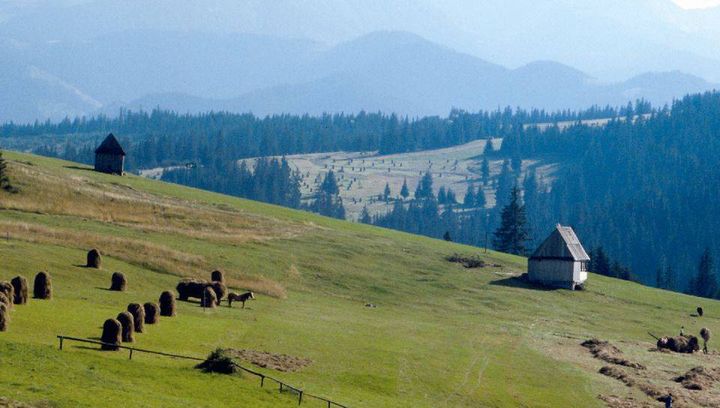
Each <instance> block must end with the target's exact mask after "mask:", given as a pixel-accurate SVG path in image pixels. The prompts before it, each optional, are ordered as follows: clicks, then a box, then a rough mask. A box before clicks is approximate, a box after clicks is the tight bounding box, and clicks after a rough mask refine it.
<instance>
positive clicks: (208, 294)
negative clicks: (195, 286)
mask: <svg viewBox="0 0 720 408" xmlns="http://www.w3.org/2000/svg"><path fill="white" fill-rule="evenodd" d="M217 305H218V299H217V295H216V294H215V290H213V288H212V287H211V286H208V287H206V288H205V292H203V296H202V299H200V306H202V307H209V308H214V307H216V306H217Z"/></svg>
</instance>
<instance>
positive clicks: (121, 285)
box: [110, 272, 127, 292]
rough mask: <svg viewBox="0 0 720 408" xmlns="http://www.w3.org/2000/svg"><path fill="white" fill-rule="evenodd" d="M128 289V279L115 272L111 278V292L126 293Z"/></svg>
mask: <svg viewBox="0 0 720 408" xmlns="http://www.w3.org/2000/svg"><path fill="white" fill-rule="evenodd" d="M126 289H127V278H126V277H125V275H124V274H123V273H121V272H113V274H112V277H111V278H110V290H113V291H116V292H125V290H126Z"/></svg>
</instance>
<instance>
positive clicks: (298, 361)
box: [223, 349, 312, 372]
mask: <svg viewBox="0 0 720 408" xmlns="http://www.w3.org/2000/svg"><path fill="white" fill-rule="evenodd" d="M223 351H224V352H225V354H227V355H229V356H232V357H235V358H237V359H239V360H242V361H247V362H249V363H251V364H254V365H256V366H258V367H262V368H269V369H272V370H278V371H283V372H293V371H297V370H301V369H303V368H305V367H307V366H309V365H310V364H312V360H310V359H308V358H301V357H294V356H289V355H287V354H275V353H268V352H267V351H255V350H236V349H226V350H223Z"/></svg>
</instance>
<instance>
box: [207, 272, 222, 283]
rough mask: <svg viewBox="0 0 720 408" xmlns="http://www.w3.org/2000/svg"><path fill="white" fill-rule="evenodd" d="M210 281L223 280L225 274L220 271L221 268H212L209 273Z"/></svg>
mask: <svg viewBox="0 0 720 408" xmlns="http://www.w3.org/2000/svg"><path fill="white" fill-rule="evenodd" d="M210 281H211V282H225V275H224V274H223V273H222V271H221V270H214V271H212V273H211V274H210Z"/></svg>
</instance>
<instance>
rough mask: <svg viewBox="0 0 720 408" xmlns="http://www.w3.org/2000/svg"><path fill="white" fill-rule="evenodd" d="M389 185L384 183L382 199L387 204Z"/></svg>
mask: <svg viewBox="0 0 720 408" xmlns="http://www.w3.org/2000/svg"><path fill="white" fill-rule="evenodd" d="M390 194H391V192H390V183H385V190H384V191H383V199H384V200H385V202H388V201H389V200H390Z"/></svg>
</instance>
